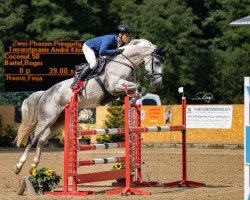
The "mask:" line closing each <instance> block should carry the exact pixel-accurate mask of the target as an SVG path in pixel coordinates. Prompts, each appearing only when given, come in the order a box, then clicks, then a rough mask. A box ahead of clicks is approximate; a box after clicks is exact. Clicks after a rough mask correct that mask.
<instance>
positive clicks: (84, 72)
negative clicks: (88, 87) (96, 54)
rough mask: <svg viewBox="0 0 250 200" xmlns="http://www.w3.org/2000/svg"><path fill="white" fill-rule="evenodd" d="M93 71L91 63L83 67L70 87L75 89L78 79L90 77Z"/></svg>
mask: <svg viewBox="0 0 250 200" xmlns="http://www.w3.org/2000/svg"><path fill="white" fill-rule="evenodd" d="M91 72H92V69H91V68H90V66H89V64H88V65H86V66H85V67H84V68H83V69H82V71H81V72H80V73H79V74H78V75H77V77H76V78H75V80H74V82H73V83H72V84H71V86H70V88H71V89H73V88H74V86H75V85H76V83H77V82H78V80H85V79H86V78H88V76H89V75H90V73H91Z"/></svg>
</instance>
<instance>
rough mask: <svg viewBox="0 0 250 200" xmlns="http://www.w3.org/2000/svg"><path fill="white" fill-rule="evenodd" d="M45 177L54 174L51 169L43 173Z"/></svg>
mask: <svg viewBox="0 0 250 200" xmlns="http://www.w3.org/2000/svg"><path fill="white" fill-rule="evenodd" d="M45 173H46V174H47V175H52V174H54V173H55V171H54V170H52V169H48V170H46V172H45Z"/></svg>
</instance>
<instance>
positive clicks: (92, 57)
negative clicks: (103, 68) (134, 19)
mask: <svg viewBox="0 0 250 200" xmlns="http://www.w3.org/2000/svg"><path fill="white" fill-rule="evenodd" d="M131 36H132V29H131V28H130V27H129V26H128V25H119V26H118V27H117V28H116V31H115V34H110V35H104V36H99V37H96V38H92V39H90V40H87V41H86V42H85V43H84V44H83V46H82V50H83V53H84V55H85V58H86V60H87V62H88V63H87V65H85V66H84V68H83V69H81V71H80V72H77V74H76V76H75V78H74V82H73V83H72V84H71V86H70V87H71V88H73V87H74V86H75V84H76V83H77V81H78V80H84V79H86V78H87V77H88V76H89V75H90V74H91V72H92V71H93V70H94V69H95V68H96V67H97V65H98V61H97V58H98V57H100V56H101V57H103V56H115V55H118V54H121V53H122V52H123V50H124V49H117V48H118V47H121V46H123V45H125V44H127V43H128V42H129V41H130V38H131Z"/></svg>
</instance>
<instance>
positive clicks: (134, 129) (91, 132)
mask: <svg viewBox="0 0 250 200" xmlns="http://www.w3.org/2000/svg"><path fill="white" fill-rule="evenodd" d="M185 129H186V127H185V126H184V125H180V126H149V127H130V128H129V131H130V132H133V133H142V132H163V131H183V130H185ZM124 133H125V129H124V128H106V129H95V130H81V131H79V132H78V134H80V135H104V134H111V135H112V134H124Z"/></svg>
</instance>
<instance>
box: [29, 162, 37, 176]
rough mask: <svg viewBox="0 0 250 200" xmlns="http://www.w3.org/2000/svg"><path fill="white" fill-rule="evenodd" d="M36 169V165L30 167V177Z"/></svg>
mask: <svg viewBox="0 0 250 200" xmlns="http://www.w3.org/2000/svg"><path fill="white" fill-rule="evenodd" d="M35 168H36V165H34V164H32V165H31V166H30V169H29V173H30V175H32V171H33V169H35Z"/></svg>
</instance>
